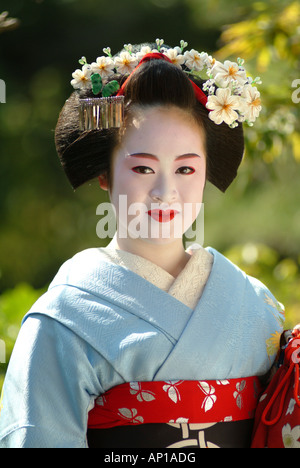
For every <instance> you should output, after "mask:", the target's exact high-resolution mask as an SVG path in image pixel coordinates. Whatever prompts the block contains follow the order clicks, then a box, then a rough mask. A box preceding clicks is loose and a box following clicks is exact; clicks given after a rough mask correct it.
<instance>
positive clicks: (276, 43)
mask: <svg viewBox="0 0 300 468" xmlns="http://www.w3.org/2000/svg"><path fill="white" fill-rule="evenodd" d="M7 10H8V11H9V15H5V14H4V15H2V16H0V79H2V80H4V81H5V83H6V103H1V104H0V200H1V201H0V219H1V224H0V339H1V340H2V341H3V342H4V343H5V348H6V361H8V359H9V356H10V354H11V351H12V348H13V345H14V342H15V339H16V337H17V334H18V331H19V327H20V323H21V320H22V317H23V316H24V315H25V314H26V312H27V311H28V309H29V308H30V306H31V305H32V304H33V302H34V301H35V300H36V299H37V298H38V297H39V295H40V294H42V292H43V291H44V290H45V289H46V288H47V286H48V284H49V282H50V281H51V279H52V278H53V276H54V275H55V273H56V271H57V269H58V268H59V266H60V265H61V264H62V263H63V262H64V261H65V260H66V259H68V258H69V257H70V256H72V255H74V254H75V253H76V252H77V251H79V250H82V249H85V248H88V247H91V246H103V245H105V244H106V243H107V241H103V240H100V239H99V238H98V237H97V235H96V225H97V222H98V220H99V219H97V216H96V207H97V206H98V204H99V203H101V201H104V200H107V199H106V195H104V194H103V193H102V192H101V190H100V189H99V187H98V184H97V183H96V182H95V183H91V184H88V185H86V186H85V187H82V188H80V189H79V190H78V191H77V192H75V193H74V192H73V190H72V189H71V187H70V186H69V185H68V182H67V180H66V178H65V176H64V174H63V172H62V169H61V168H60V165H59V161H58V158H57V156H56V152H55V147H54V138H53V137H54V128H55V125H56V121H57V117H58V114H59V111H60V109H61V107H62V105H63V103H64V101H65V99H67V97H68V96H69V94H70V93H71V92H72V89H71V86H70V80H71V73H72V72H73V71H74V70H75V68H77V65H78V59H79V58H80V57H81V56H83V55H85V56H86V57H87V59H88V61H91V60H94V59H95V58H96V57H98V56H99V55H102V49H103V47H106V46H110V47H111V49H112V51H113V53H116V52H118V51H119V50H120V49H121V48H122V47H123V44H125V43H132V44H134V43H140V42H147V41H151V40H155V39H156V38H157V37H158V38H164V40H165V42H166V43H167V44H170V45H172V46H175V45H179V42H180V40H181V39H184V40H185V41H187V42H188V43H189V47H190V48H195V49H197V50H199V51H201V50H205V51H207V52H210V53H211V54H213V55H214V56H215V57H217V58H220V59H223V60H224V59H225V58H231V59H234V60H236V59H237V57H239V56H241V57H243V58H244V59H245V60H246V63H247V72H248V73H249V74H250V75H252V76H253V77H255V76H257V75H259V76H261V78H262V81H263V84H262V86H261V87H260V91H261V94H262V100H263V106H264V107H263V111H262V113H261V117H260V119H259V120H258V121H257V122H256V123H255V126H254V127H252V128H250V127H248V128H247V127H246V128H245V135H246V154H245V159H244V162H243V164H242V167H241V169H240V174H239V177H238V178H237V179H236V181H235V182H234V183H233V184H232V186H231V187H230V188H229V189H228V191H227V192H226V194H225V195H224V194H221V193H219V192H218V191H217V189H215V188H214V187H212V186H210V185H208V186H207V189H206V195H205V200H204V202H205V244H206V245H211V246H213V247H215V248H217V249H219V250H220V251H221V252H223V253H224V254H225V255H227V256H228V257H229V258H230V259H232V260H233V261H234V262H236V263H237V264H239V265H240V266H241V267H242V268H243V269H244V270H245V271H246V272H247V273H249V274H251V275H253V276H256V277H258V278H259V279H260V280H261V281H263V282H264V283H265V284H267V285H268V287H269V288H270V289H271V290H272V292H273V293H274V294H275V296H276V297H277V299H278V300H279V301H280V302H282V303H284V305H285V307H286V312H287V321H286V327H287V328H288V327H290V326H292V325H294V324H296V323H297V322H300V271H299V264H300V250H299V241H300V190H299V182H300V177H299V176H300V174H299V168H300V166H299V164H300V119H299V114H300V102H298V101H299V100H300V99H299V98H300V92H298V91H297V88H300V67H299V57H300V5H299V3H298V1H293V0H267V1H263V2H260V1H252V0H201V1H199V0H144V1H142V0H110V1H109V2H107V1H104V0H85V1H84V2H82V1H79V0H49V1H48V0H7V1H3V0H0V13H1V12H5V11H7ZM11 18H13V19H14V18H15V19H16V20H13V19H11ZM298 79H299V84H298V85H297V82H296V81H295V80H298ZM5 369H6V364H0V388H1V384H2V380H3V375H4V373H5Z"/></svg>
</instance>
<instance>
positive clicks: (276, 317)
mask: <svg viewBox="0 0 300 468" xmlns="http://www.w3.org/2000/svg"><path fill="white" fill-rule="evenodd" d="M208 250H209V251H210V252H211V253H212V254H213V255H214V265H215V267H216V270H217V275H219V276H220V277H221V278H222V280H221V281H219V284H221V282H223V283H224V285H225V286H224V288H226V289H227V291H228V295H229V297H230V296H231V301H236V302H237V303H239V304H240V310H241V311H242V312H243V316H244V317H246V318H247V319H248V321H249V323H250V322H252V323H255V324H256V325H257V326H258V327H259V326H260V327H261V328H263V329H264V330H265V333H266V334H267V335H268V336H269V335H270V333H271V332H272V331H273V332H274V333H276V335H277V333H280V332H281V331H282V329H283V324H284V306H283V305H282V304H281V303H280V302H279V301H278V300H277V299H276V297H275V296H274V294H273V293H272V292H271V291H270V289H269V288H268V287H267V286H266V285H265V284H264V283H262V282H261V281H260V280H259V279H257V278H254V277H252V276H250V275H248V274H246V273H245V272H244V271H243V270H242V269H241V268H240V267H238V266H237V265H235V264H234V263H233V262H231V261H230V260H229V259H228V258H226V257H225V256H224V255H222V254H221V253H219V252H218V251H216V250H214V249H211V248H208ZM224 294H225V293H224Z"/></svg>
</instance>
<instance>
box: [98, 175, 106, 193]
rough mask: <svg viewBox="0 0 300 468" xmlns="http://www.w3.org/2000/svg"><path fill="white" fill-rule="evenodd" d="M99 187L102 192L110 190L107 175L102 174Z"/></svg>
mask: <svg viewBox="0 0 300 468" xmlns="http://www.w3.org/2000/svg"><path fill="white" fill-rule="evenodd" d="M98 179H99V185H100V187H101V188H102V190H106V191H107V190H108V179H107V175H106V174H101V175H100V176H99V177H98Z"/></svg>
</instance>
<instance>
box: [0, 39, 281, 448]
mask: <svg viewBox="0 0 300 468" xmlns="http://www.w3.org/2000/svg"><path fill="white" fill-rule="evenodd" d="M156 45H157V49H156V50H154V51H153V50H152V49H153V47H150V46H141V47H139V48H137V50H135V51H134V50H133V48H132V46H130V45H127V46H125V50H124V51H123V52H121V53H120V55H118V56H117V57H115V58H114V59H113V57H112V56H111V54H110V50H109V49H106V50H105V51H106V53H107V57H99V58H98V59H97V61H96V62H94V63H93V64H91V65H88V64H87V63H86V60H85V59H84V58H83V59H82V60H81V63H82V65H83V68H82V70H77V71H76V72H75V73H74V74H73V81H72V84H73V86H74V87H75V88H76V91H75V93H73V94H72V96H71V97H70V99H69V100H68V101H67V102H66V104H65V106H64V108H63V110H62V112H61V115H60V118H59V121H58V125H57V129H56V145H57V151H58V154H59V156H60V158H61V162H62V165H63V168H64V170H65V172H66V174H67V176H68V178H69V180H70V182H71V184H72V186H73V187H74V188H76V187H78V186H80V185H81V184H82V183H84V182H86V181H88V180H90V179H92V178H95V177H99V183H100V186H101V188H102V189H103V190H108V191H109V194H110V198H111V201H112V203H113V205H114V208H115V210H116V217H117V232H116V235H115V237H114V239H113V240H112V242H111V244H109V245H108V247H107V248H100V249H99V248H95V249H89V250H86V251H84V252H81V253H79V254H77V255H76V256H75V257H74V258H72V259H70V260H69V261H67V262H66V263H65V264H64V265H63V266H62V267H61V269H60V270H59V272H58V274H57V275H56V277H55V278H54V280H53V282H52V283H51V285H50V287H49V291H48V292H47V293H46V294H45V295H44V296H42V297H41V298H40V299H39V300H38V301H37V303H36V304H35V305H34V306H33V307H32V309H31V310H30V312H29V313H28V314H27V315H26V317H25V318H24V321H23V324H22V328H21V331H20V335H19V337H18V340H17V342H16V345H15V349H14V352H13V355H12V358H11V361H10V364H9V369H8V372H7V376H6V381H5V385H4V393H3V409H2V412H1V418H0V446H1V447H88V446H89V447H132V446H134V447H154V448H158V447H185V446H190V447H192V446H194V447H204V446H205V447H207V446H210V447H214V446H220V447H247V446H250V443H251V430H252V424H253V413H254V410H255V407H256V404H257V398H258V393H259V387H260V378H262V377H263V376H265V375H266V374H267V373H268V372H269V370H270V368H271V366H272V364H273V362H274V359H275V356H276V353H277V349H278V342H279V336H280V334H281V332H282V323H283V310H282V307H281V305H280V304H279V303H278V302H277V301H276V299H275V298H274V296H273V295H272V294H271V293H270V291H269V290H268V289H267V288H266V287H265V286H264V285H263V284H261V283H260V282H259V281H258V280H256V279H254V278H251V277H249V276H247V275H246V274H245V273H243V272H242V271H241V270H240V269H239V268H238V267H236V266H235V265H233V264H232V263H231V262H229V261H228V260H227V259H226V258H224V257H223V256H222V255H221V254H220V253H218V252H217V251H216V250H214V249H212V248H206V249H204V248H202V247H200V246H199V245H198V246H197V248H190V249H188V250H185V249H184V246H183V242H182V236H183V234H184V233H185V232H186V230H187V228H188V227H190V226H191V225H192V224H193V222H194V221H195V220H196V219H197V215H198V213H199V206H201V203H202V197H203V190H204V187H205V183H206V180H209V181H210V182H211V183H213V184H214V185H216V186H217V187H218V188H219V189H220V190H222V191H225V190H226V189H227V187H228V186H229V185H230V184H231V182H232V181H233V179H234V178H235V176H236V174H237V169H238V166H239V164H240V162H241V160H242V157H243V151H244V145H243V130H242V122H243V121H245V120H248V121H250V122H253V121H254V120H255V118H256V117H257V115H258V113H259V110H260V100H259V93H258V91H257V88H256V87H254V86H252V85H253V84H254V83H252V85H251V80H250V79H249V78H247V77H246V74H245V71H244V69H243V66H242V63H241V62H240V63H239V64H234V63H231V62H225V64H221V63H219V62H215V61H214V60H213V59H212V58H211V57H209V56H208V55H207V54H204V53H202V54H199V53H198V52H196V51H195V50H192V51H189V52H185V53H184V52H183V51H184V48H185V47H186V44H185V43H183V41H182V42H181V47H180V48H175V49H169V48H163V47H162V45H163V43H162V41H158V40H157V44H156ZM202 68H206V69H207V70H208V72H209V79H208V80H207V79H206V80H200V79H199V78H197V77H196V74H197V73H196V72H197V71H198V72H201V70H202ZM115 72H117V73H115ZM216 85H218V88H217V86H216ZM111 95H113V96H112V97H108V98H106V99H103V96H111ZM95 96H98V97H96V98H95ZM122 96H124V97H122ZM89 98H93V99H92V100H89ZM123 100H124V115H123V111H120V101H121V103H122V102H123ZM121 105H122V104H121ZM121 197H126V203H127V205H126V206H127V209H126V210H125V212H124V210H123V209H122V207H123V205H121V203H120V200H121V199H122V198H121ZM136 204H138V207H139V215H138V222H137V215H136V211H135V210H133V209H132V207H133V205H134V207H135V208H136V206H137V205H136ZM132 441H134V442H132Z"/></svg>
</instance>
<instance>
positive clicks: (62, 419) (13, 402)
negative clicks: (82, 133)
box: [0, 314, 103, 448]
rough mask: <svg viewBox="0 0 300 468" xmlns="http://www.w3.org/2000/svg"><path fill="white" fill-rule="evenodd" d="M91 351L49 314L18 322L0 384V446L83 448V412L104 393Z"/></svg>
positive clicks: (84, 445)
mask: <svg viewBox="0 0 300 468" xmlns="http://www.w3.org/2000/svg"><path fill="white" fill-rule="evenodd" d="M94 354H95V351H93V349H91V348H90V347H89V346H88V344H87V343H86V342H85V341H83V340H82V339H81V338H80V337H78V336H77V335H76V334H74V332H72V331H71V330H70V329H68V328H67V327H66V326H64V325H62V324H61V323H59V322H57V321H56V320H53V319H52V318H50V317H48V316H46V315H41V314H33V315H30V316H29V317H28V318H27V319H26V321H25V322H24V324H23V325H22V328H21V331H20V334H19V336H18V339H17V342H16V344H15V348H14V351H13V354H12V357H11V360H10V363H9V367H8V371H7V374H6V378H5V382H4V387H3V401H2V410H1V414H0V448H87V442H86V432H87V415H88V411H89V410H90V409H91V407H93V403H94V399H95V397H96V396H98V395H99V394H100V393H102V392H103V390H102V388H101V385H100V383H99V380H98V378H97V375H96V372H95V370H94V366H93V360H94V359H96V357H95V356H94Z"/></svg>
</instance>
